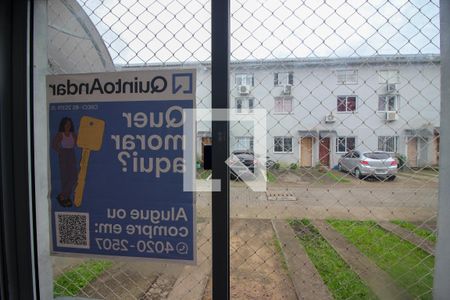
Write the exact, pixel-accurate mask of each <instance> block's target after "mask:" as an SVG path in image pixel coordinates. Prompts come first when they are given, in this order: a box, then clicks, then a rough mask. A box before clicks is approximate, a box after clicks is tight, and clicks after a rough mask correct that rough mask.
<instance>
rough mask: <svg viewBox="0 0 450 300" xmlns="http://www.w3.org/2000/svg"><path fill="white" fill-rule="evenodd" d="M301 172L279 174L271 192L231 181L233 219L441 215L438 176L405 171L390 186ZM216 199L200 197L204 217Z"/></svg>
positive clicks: (413, 218)
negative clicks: (439, 210) (252, 188)
mask: <svg viewBox="0 0 450 300" xmlns="http://www.w3.org/2000/svg"><path fill="white" fill-rule="evenodd" d="M298 171H299V170H295V171H294V172H292V171H284V172H280V173H279V174H277V180H276V181H275V182H269V183H268V186H267V192H266V193H262V192H258V193H256V192H253V191H252V190H251V189H249V188H248V187H247V186H246V185H245V183H243V182H235V181H233V182H231V217H232V218H258V219H259V218H262V219H273V218H294V217H295V218H303V217H305V218H316V219H327V218H346V219H358V220H367V219H372V220H373V219H374V220H393V219H402V220H410V221H424V220H429V219H433V218H435V216H436V211H437V201H438V177H437V176H436V175H437V174H432V175H431V176H430V175H428V174H422V173H420V172H417V173H414V172H402V173H400V174H399V175H398V176H397V178H396V179H395V180H394V181H392V182H387V181H379V180H359V179H356V178H354V177H353V176H351V175H350V174H346V173H339V172H337V171H332V172H333V174H334V175H335V176H341V177H342V178H343V179H345V181H344V180H339V179H338V180H336V179H333V178H334V177H331V176H329V175H327V174H326V173H321V172H318V171H316V170H314V171H313V172H309V171H308V172H305V173H304V174H301V173H299V172H298ZM338 178H339V177H338ZM271 194H279V195H281V196H280V197H278V198H275V199H276V200H273V199H274V198H271V197H268V195H269V196H270V195H271ZM284 195H285V196H286V197H283V196H284ZM210 201H211V200H210V196H209V195H208V194H207V193H199V194H198V197H197V207H198V214H199V215H200V216H202V215H205V214H208V213H209V211H210V209H209V208H210Z"/></svg>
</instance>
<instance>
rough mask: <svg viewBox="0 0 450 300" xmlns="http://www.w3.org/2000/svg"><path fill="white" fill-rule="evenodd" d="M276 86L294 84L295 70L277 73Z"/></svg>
mask: <svg viewBox="0 0 450 300" xmlns="http://www.w3.org/2000/svg"><path fill="white" fill-rule="evenodd" d="M273 83H274V86H283V85H288V84H290V85H293V84H294V73H293V72H279V73H275V76H274V78H273Z"/></svg>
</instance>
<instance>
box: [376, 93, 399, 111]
mask: <svg viewBox="0 0 450 300" xmlns="http://www.w3.org/2000/svg"><path fill="white" fill-rule="evenodd" d="M381 97H384V99H385V100H384V110H380V98H381ZM388 97H395V109H394V110H386V108H387V107H388V106H389V101H386V99H387V98H388ZM399 102H400V95H399V94H381V95H378V103H377V112H382V113H385V112H391V111H392V112H399V110H400V109H399V107H400V105H399Z"/></svg>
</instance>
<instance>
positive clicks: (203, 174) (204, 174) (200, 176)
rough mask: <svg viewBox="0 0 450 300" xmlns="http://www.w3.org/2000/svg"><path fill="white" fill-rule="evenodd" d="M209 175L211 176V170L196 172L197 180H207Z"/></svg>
mask: <svg viewBox="0 0 450 300" xmlns="http://www.w3.org/2000/svg"><path fill="white" fill-rule="evenodd" d="M209 175H211V170H203V169H198V170H197V179H208V177H209Z"/></svg>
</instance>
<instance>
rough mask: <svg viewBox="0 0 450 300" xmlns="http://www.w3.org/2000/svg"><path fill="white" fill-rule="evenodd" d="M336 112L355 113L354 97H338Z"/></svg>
mask: <svg viewBox="0 0 450 300" xmlns="http://www.w3.org/2000/svg"><path fill="white" fill-rule="evenodd" d="M337 111H338V112H352V111H356V96H338V97H337Z"/></svg>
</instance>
